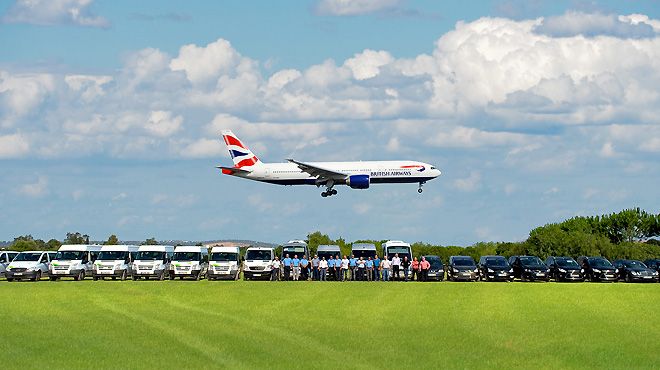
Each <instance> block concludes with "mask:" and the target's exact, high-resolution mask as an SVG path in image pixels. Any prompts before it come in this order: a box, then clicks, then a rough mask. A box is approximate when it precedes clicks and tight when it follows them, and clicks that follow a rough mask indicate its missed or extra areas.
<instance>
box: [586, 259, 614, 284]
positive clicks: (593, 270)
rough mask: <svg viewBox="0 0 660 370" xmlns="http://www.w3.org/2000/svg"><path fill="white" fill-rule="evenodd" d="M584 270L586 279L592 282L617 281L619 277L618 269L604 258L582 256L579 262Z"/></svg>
mask: <svg viewBox="0 0 660 370" xmlns="http://www.w3.org/2000/svg"><path fill="white" fill-rule="evenodd" d="M577 262H578V264H579V265H580V266H581V267H582V268H583V269H584V279H585V280H590V281H617V280H618V279H619V275H618V274H617V271H616V267H614V266H612V263H610V261H608V260H607V258H604V257H586V256H581V257H579V258H578V260H577Z"/></svg>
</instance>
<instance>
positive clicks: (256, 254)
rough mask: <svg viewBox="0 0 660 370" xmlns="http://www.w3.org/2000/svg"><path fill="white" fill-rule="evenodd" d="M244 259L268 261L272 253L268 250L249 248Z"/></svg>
mask: <svg viewBox="0 0 660 370" xmlns="http://www.w3.org/2000/svg"><path fill="white" fill-rule="evenodd" d="M245 259H246V260H261V261H270V260H272V259H273V258H272V254H271V251H269V250H263V251H261V250H249V251H247V253H246V254H245Z"/></svg>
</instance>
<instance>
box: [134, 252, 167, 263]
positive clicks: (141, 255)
mask: <svg viewBox="0 0 660 370" xmlns="http://www.w3.org/2000/svg"><path fill="white" fill-rule="evenodd" d="M164 258H165V252H158V251H141V252H137V255H136V256H135V259H136V260H152V261H155V260H162V259H164Z"/></svg>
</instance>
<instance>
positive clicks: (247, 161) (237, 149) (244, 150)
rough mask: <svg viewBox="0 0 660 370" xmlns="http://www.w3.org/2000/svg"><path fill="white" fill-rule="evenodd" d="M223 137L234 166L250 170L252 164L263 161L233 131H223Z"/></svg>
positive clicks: (258, 163)
mask: <svg viewBox="0 0 660 370" xmlns="http://www.w3.org/2000/svg"><path fill="white" fill-rule="evenodd" d="M222 138H223V139H224V141H225V144H226V145H227V149H228V150H229V155H230V156H231V159H232V160H233V161H234V168H240V169H244V170H249V169H250V168H251V167H252V166H255V165H260V164H261V163H262V162H261V161H260V160H259V158H257V156H256V155H254V153H252V151H251V150H250V149H248V147H247V146H245V144H243V143H242V142H241V141H240V140H239V139H238V137H236V135H234V133H233V132H231V131H229V130H226V131H222Z"/></svg>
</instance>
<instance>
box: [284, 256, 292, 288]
mask: <svg viewBox="0 0 660 370" xmlns="http://www.w3.org/2000/svg"><path fill="white" fill-rule="evenodd" d="M282 264H283V265H284V281H289V280H290V279H291V277H290V275H291V258H289V254H288V253H287V254H286V256H284V259H283V260H282Z"/></svg>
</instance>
